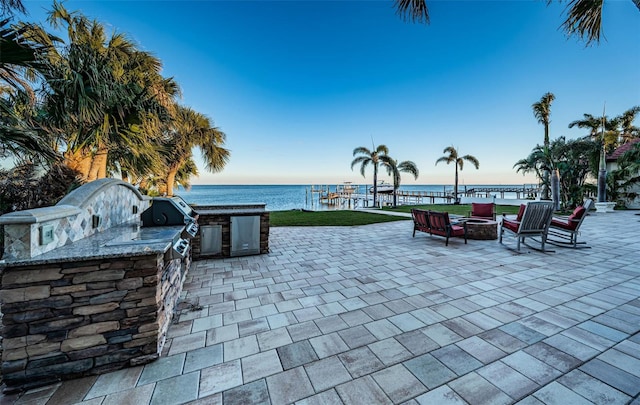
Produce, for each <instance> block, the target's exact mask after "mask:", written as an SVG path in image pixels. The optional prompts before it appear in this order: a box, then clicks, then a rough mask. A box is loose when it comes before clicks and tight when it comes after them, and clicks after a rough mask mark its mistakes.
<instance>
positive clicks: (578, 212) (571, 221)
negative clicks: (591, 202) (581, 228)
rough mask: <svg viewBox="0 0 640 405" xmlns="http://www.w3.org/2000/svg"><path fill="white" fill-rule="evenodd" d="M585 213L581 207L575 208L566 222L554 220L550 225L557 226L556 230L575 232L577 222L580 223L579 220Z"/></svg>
mask: <svg viewBox="0 0 640 405" xmlns="http://www.w3.org/2000/svg"><path fill="white" fill-rule="evenodd" d="M585 212H587V210H586V209H585V208H584V207H583V206H580V207H577V208H576V209H575V210H573V213H571V215H569V218H568V220H567V222H564V221H561V220H559V219H555V218H554V219H552V220H551V224H552V225H553V226H557V227H558V228H563V229H568V230H571V231H575V230H576V228H577V227H578V222H579V221H580V218H582V216H583V215H584V214H585Z"/></svg>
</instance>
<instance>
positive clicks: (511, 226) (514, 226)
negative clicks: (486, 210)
mask: <svg viewBox="0 0 640 405" xmlns="http://www.w3.org/2000/svg"><path fill="white" fill-rule="evenodd" d="M502 226H504V227H505V228H507V229H508V230H510V231H512V232H518V228H519V227H520V222H516V221H509V220H508V219H503V220H502Z"/></svg>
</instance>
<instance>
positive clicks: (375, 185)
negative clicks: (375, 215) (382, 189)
mask: <svg viewBox="0 0 640 405" xmlns="http://www.w3.org/2000/svg"><path fill="white" fill-rule="evenodd" d="M377 195H378V165H377V164H375V163H374V165H373V207H374V208H375V207H376V197H377Z"/></svg>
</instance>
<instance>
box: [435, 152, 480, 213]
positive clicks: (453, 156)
mask: <svg viewBox="0 0 640 405" xmlns="http://www.w3.org/2000/svg"><path fill="white" fill-rule="evenodd" d="M442 153H447V155H446V156H442V157H441V158H439V159H438V160H436V165H437V164H438V163H440V162H445V163H446V164H449V163H453V164H454V166H455V168H456V177H455V183H454V186H453V195H454V198H455V204H459V203H460V200H459V199H458V168H460V171H462V169H463V167H464V161H465V160H466V161H467V162H470V163H471V164H472V165H474V166H475V168H476V169H478V168H480V162H479V161H478V159H477V158H476V157H475V156H472V155H464V156H460V154H459V153H458V150H457V149H456V148H455V147H453V146H447V147H446V148H444V151H442Z"/></svg>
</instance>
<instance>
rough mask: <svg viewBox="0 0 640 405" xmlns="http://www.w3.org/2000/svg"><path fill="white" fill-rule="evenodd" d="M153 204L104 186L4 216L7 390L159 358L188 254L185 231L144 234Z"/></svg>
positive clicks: (156, 229) (118, 185)
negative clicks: (143, 216) (144, 221)
mask: <svg viewBox="0 0 640 405" xmlns="http://www.w3.org/2000/svg"><path fill="white" fill-rule="evenodd" d="M74 193H75V194H74ZM149 204H150V201H149V199H148V198H147V197H144V196H142V195H140V193H139V192H138V191H137V190H136V189H135V188H133V187H132V186H130V185H128V184H126V183H124V182H121V181H118V180H113V179H105V181H96V182H92V183H88V184H86V185H84V186H82V187H80V188H79V189H77V190H75V191H74V192H72V193H71V194H69V195H68V196H67V197H65V198H64V199H63V200H62V201H61V202H60V203H59V204H58V205H56V206H53V207H47V208H40V209H33V210H26V211H19V212H15V213H10V214H6V215H4V216H2V217H0V224H2V225H4V227H5V236H6V239H5V252H4V253H5V254H4V256H3V260H2V261H1V262H0V271H2V289H1V291H0V297H1V299H2V307H1V309H2V313H3V319H2V323H3V329H2V334H3V353H2V376H3V382H4V383H5V384H6V386H7V388H6V389H5V390H6V391H12V390H19V389H23V388H28V387H30V386H34V385H44V384H48V383H51V382H53V381H58V380H60V379H68V378H74V377H79V376H83V375H92V374H100V373H104V372H108V371H113V370H117V369H120V368H123V367H128V366H134V365H138V364H144V363H147V362H150V361H152V360H154V359H156V358H158V356H159V354H160V353H161V351H162V346H163V344H164V341H165V336H166V333H167V330H168V328H169V325H170V323H171V319H172V316H173V313H174V307H175V305H176V303H177V300H178V298H179V296H180V292H181V290H182V284H183V281H184V277H185V275H186V273H187V271H188V269H189V266H190V263H191V247H190V243H189V240H188V238H189V237H190V235H186V231H187V229H188V228H189V226H185V223H183V224H181V225H167V226H150V227H145V226H141V221H140V213H141V212H142V211H143V210H145V209H147V207H149ZM191 236H192V235H191Z"/></svg>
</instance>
